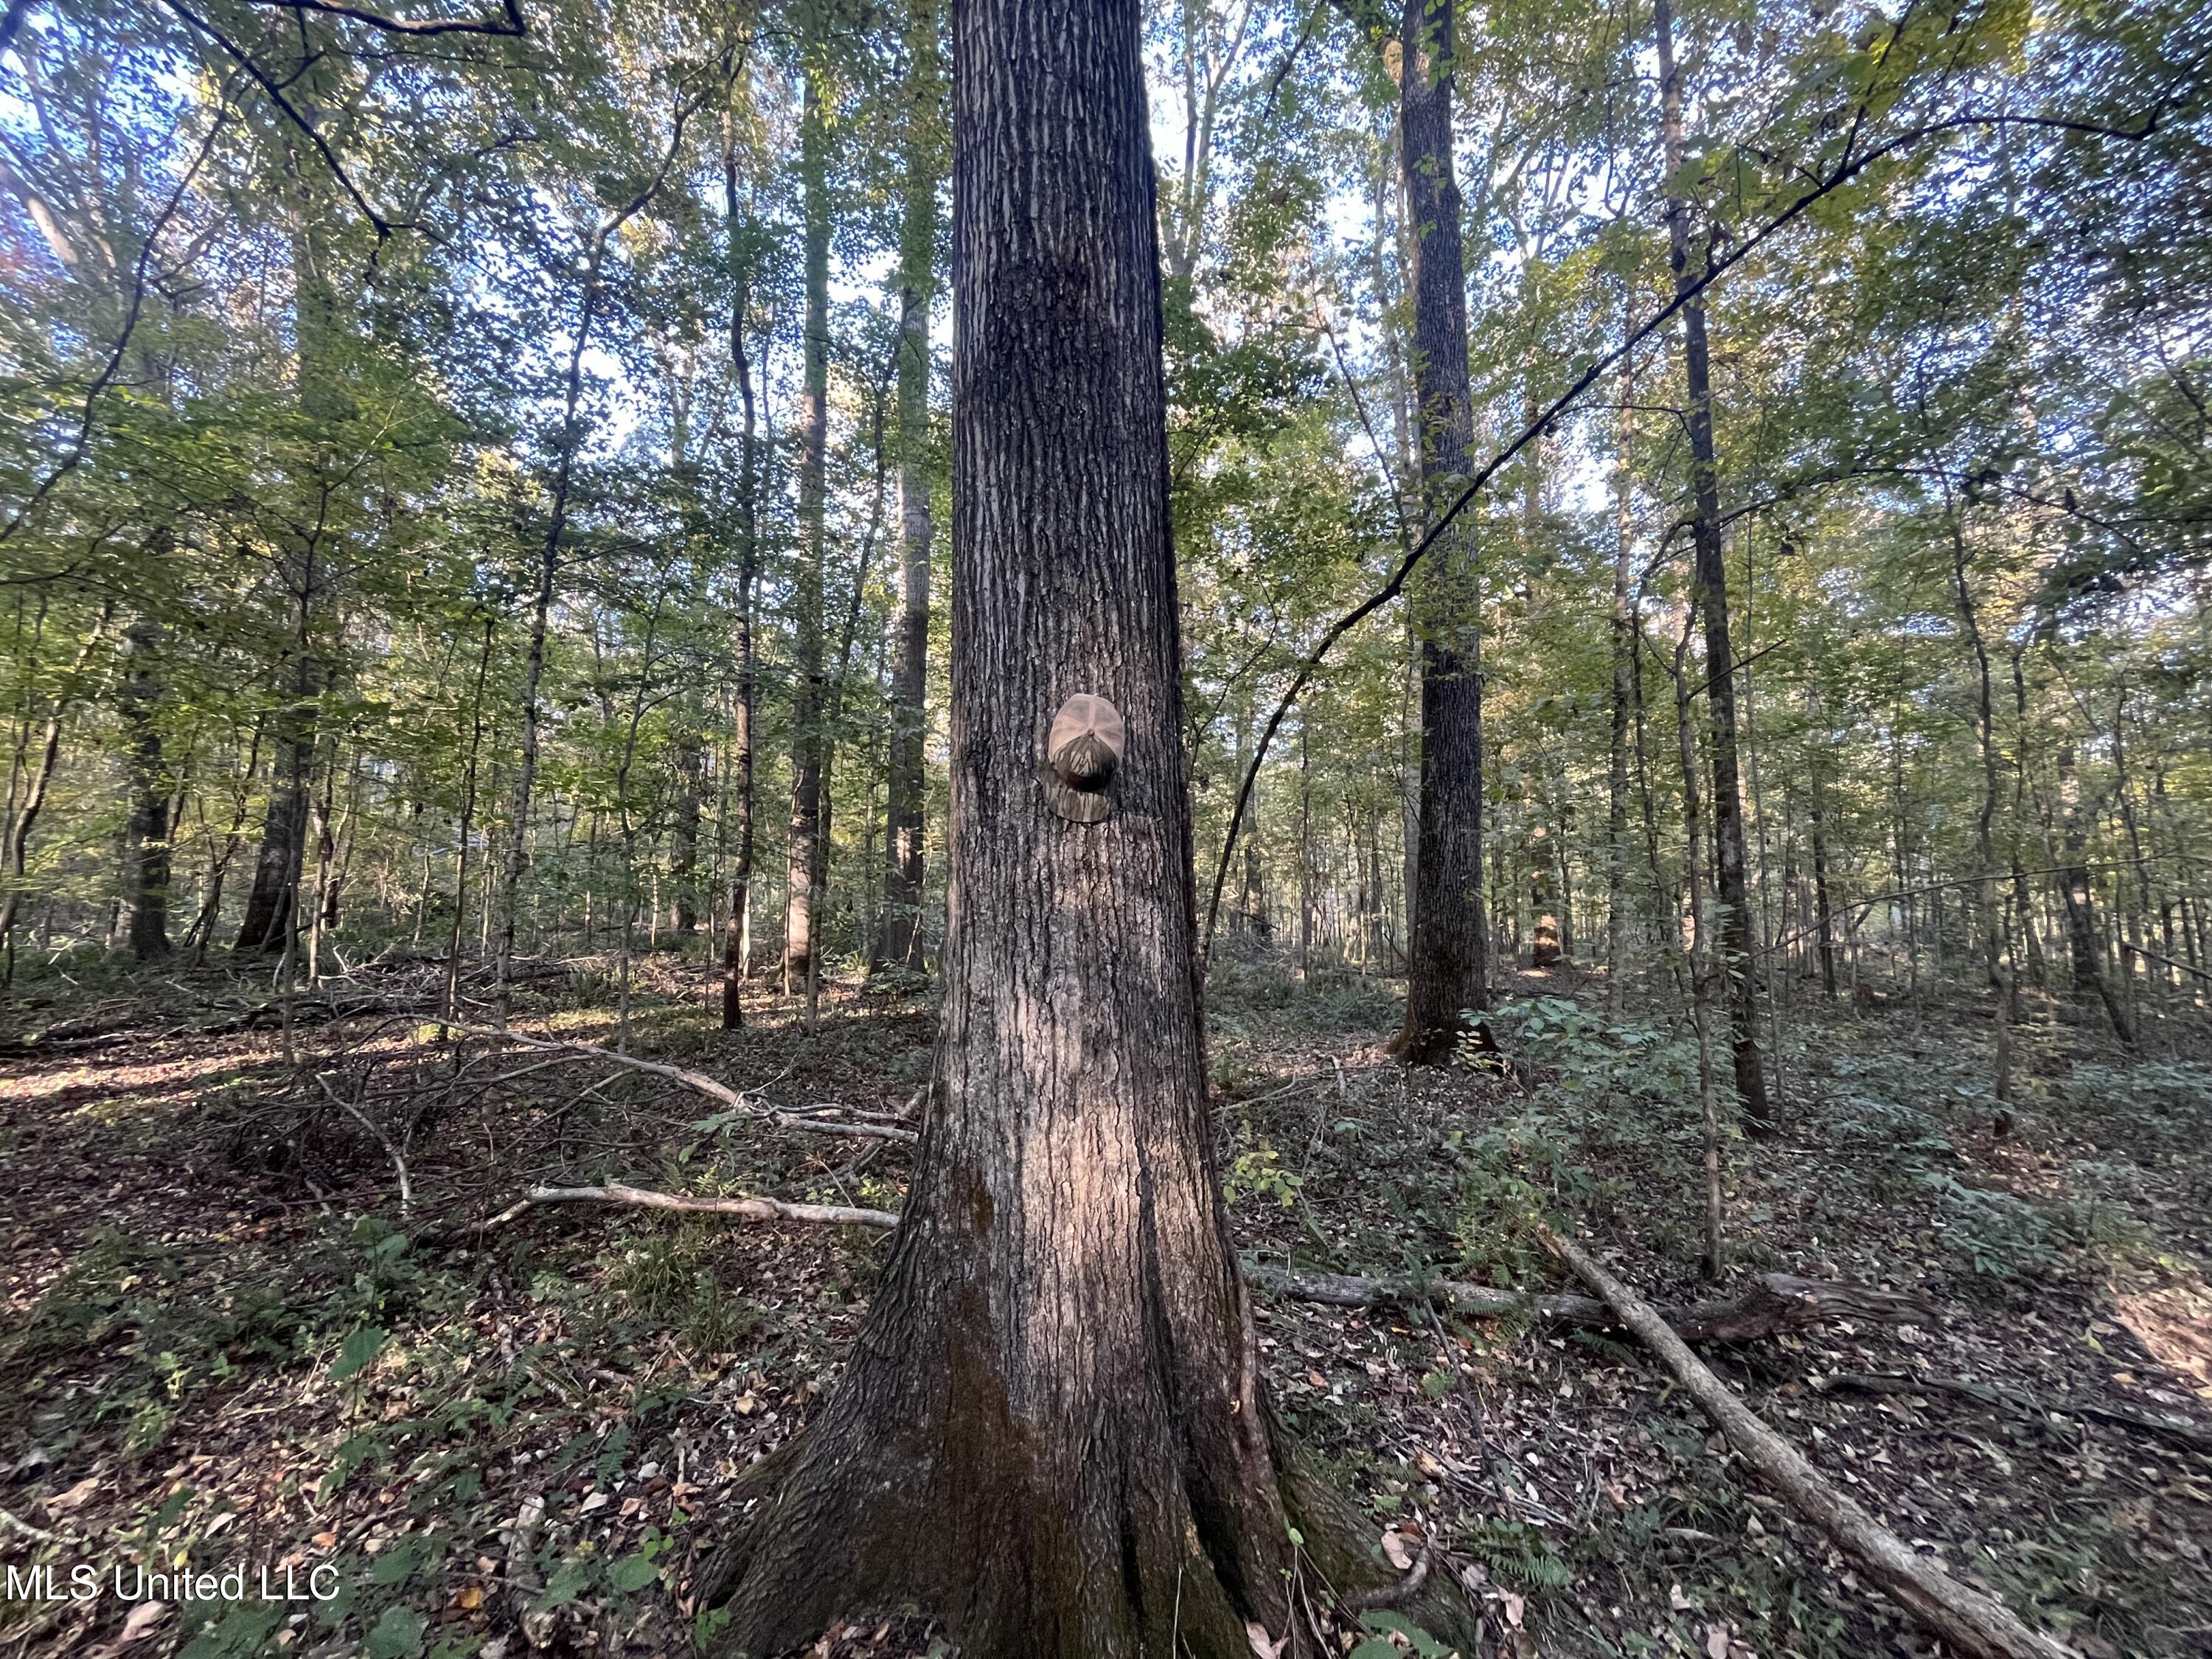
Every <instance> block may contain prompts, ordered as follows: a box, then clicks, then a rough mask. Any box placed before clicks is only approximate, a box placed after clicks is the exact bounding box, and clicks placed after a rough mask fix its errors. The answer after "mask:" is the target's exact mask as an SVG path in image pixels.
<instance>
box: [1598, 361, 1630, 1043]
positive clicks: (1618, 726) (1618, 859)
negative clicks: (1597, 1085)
mask: <svg viewBox="0 0 2212 1659" xmlns="http://www.w3.org/2000/svg"><path fill="white" fill-rule="evenodd" d="M1635 400H1636V377H1635V374H1634V373H1633V372H1632V370H1630V369H1628V368H1623V369H1622V371H1621V376H1620V401H1621V412H1620V432H1619V435H1618V437H1617V448H1616V451H1615V453H1614V456H1613V708H1612V713H1613V723H1612V730H1611V732H1609V734H1608V740H1607V753H1606V812H1605V911H1606V919H1605V1011H1606V1018H1607V1019H1610V1020H1613V1021H1614V1022H1616V1023H1617V1022H1618V1021H1619V1020H1620V1017H1621V1013H1622V1004H1623V999H1624V998H1625V997H1626V994H1627V989H1628V987H1627V985H1626V982H1625V977H1624V976H1625V975H1626V973H1627V970H1628V866H1629V852H1628V739H1629V721H1630V719H1631V718H1632V716H1631V709H1632V705H1633V702H1634V699H1635V695H1636V686H1635V676H1636V615H1635V611H1634V609H1633V605H1632V592H1633V589H1634V584H1635V559H1634V552H1635V544H1636V519H1635V510H1634V509H1635V495H1636V484H1635V478H1634V476H1633V474H1632V473H1631V471H1630V470H1629V463H1630V461H1631V459H1632V453H1631V441H1632V438H1633V437H1634V435H1635V417H1634V416H1632V414H1631V413H1630V408H1629V406H1630V405H1631V404H1633V403H1634V402H1635Z"/></svg>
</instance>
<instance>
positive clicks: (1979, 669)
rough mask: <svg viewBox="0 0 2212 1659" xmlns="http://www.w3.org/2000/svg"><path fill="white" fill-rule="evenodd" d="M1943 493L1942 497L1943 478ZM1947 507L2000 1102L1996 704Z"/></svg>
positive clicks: (2001, 948) (2003, 1059)
mask: <svg viewBox="0 0 2212 1659" xmlns="http://www.w3.org/2000/svg"><path fill="white" fill-rule="evenodd" d="M1945 494H1946V495H1947V497H1948V494H1949V487H1948V484H1947V485H1946V486H1945ZM1949 508H1950V503H1949V502H1948V500H1947V501H1946V509H1947V510H1946V512H1945V514H1944V517H1945V520H1946V521H1947V523H1948V527H1949V530H1950V532H1951V577H1952V580H1953V582H1954V585H1955V586H1956V587H1957V589H1958V594H1959V621H1960V624H1961V626H1962V627H1963V629H1964V630H1965V633H1966V644H1967V647H1968V648H1969V649H1971V650H1972V653H1973V654H1974V692H1975V696H1974V730H1975V732H1976V734H1977V736H1978V738H1979V739H1980V743H1981V750H1982V805H1981V808H1980V810H1979V811H1978V812H1977V813H1976V814H1975V817H1974V856H1975V859H1976V860H1977V862H1978V863H1979V864H1980V866H1981V877H1982V878H1981V881H1980V882H1979V883H1978V885H1977V887H1976V891H1977V893H1978V896H1979V897H1980V900H1981V913H1982V914H1981V926H1982V973H1983V976H1984V979H1985V980H1986V981H1987V982H1988V983H1989V985H1990V987H1991V988H1993V989H1994V990H1995V991H1996V994H1997V1016H1996V1060H1995V1073H1996V1088H1995V1093H1996V1097H1997V1100H1998V1102H1999V1103H2000V1104H2002V1103H2008V1102H2009V1101H2010V1100H2011V1098H2012V1014H2013V1006H2012V1004H2013V984H2012V978H2011V975H2010V974H2009V973H2008V971H2007V969H2006V966H2005V938H2004V933H2005V927H2004V909H2003V906H2002V904H2001V903H2000V902H1999V900H1998V896H1997V894H1998V888H1997V856H1996V815H1997V728H1996V698H1995V696H1994V695H1993V693H1992V690H1991V683H1990V653H1989V647H1988V645H1987V644H1986V643H1985V642H1984V640H1983V638H1982V622H1981V614H1980V612H1979V611H1977V610H1976V608H1975V605H1974V590H1973V585H1972V582H1970V581H1969V580H1967V574H1966V531H1965V528H1964V526H1961V525H1960V522H1959V520H1958V515H1957V513H1955V511H1952V510H1949ZM2000 1121H2005V1120H2003V1119H2000Z"/></svg>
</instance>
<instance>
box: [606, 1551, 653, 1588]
mask: <svg viewBox="0 0 2212 1659" xmlns="http://www.w3.org/2000/svg"><path fill="white" fill-rule="evenodd" d="M658 1577H660V1570H659V1568H658V1567H656V1566H654V1565H653V1563H652V1562H650V1561H648V1560H647V1559H645V1557H643V1556H642V1555H625V1556H624V1557H623V1559H621V1560H619V1561H617V1562H616V1563H615V1564H614V1565H612V1566H611V1567H609V1568H608V1569H607V1583H610V1584H611V1585H613V1586H614V1587H615V1588H616V1589H618V1590H620V1591H621V1592H622V1593H623V1595H629V1593H630V1592H631V1591H633V1590H641V1589H644V1588H645V1587H646V1586H647V1584H650V1583H652V1582H653V1580H654V1579H656V1578H658Z"/></svg>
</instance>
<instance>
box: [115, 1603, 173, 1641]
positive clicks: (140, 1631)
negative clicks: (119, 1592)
mask: <svg viewBox="0 0 2212 1659" xmlns="http://www.w3.org/2000/svg"><path fill="white" fill-rule="evenodd" d="M168 1616H169V1604H168V1603H167V1601H141V1602H140V1603H139V1604H138V1605H137V1607H133V1608H131V1616H130V1617H129V1618H128V1619H125V1620H124V1621H123V1634H122V1635H120V1636H118V1637H117V1638H115V1642H116V1645H117V1646H118V1647H124V1646H128V1645H129V1644H131V1643H132V1642H137V1641H143V1639H144V1638H147V1637H149V1636H151V1635H152V1634H153V1633H154V1626H156V1625H158V1624H160V1623H161V1621H162V1620H164V1619H166V1618H167V1617H168Z"/></svg>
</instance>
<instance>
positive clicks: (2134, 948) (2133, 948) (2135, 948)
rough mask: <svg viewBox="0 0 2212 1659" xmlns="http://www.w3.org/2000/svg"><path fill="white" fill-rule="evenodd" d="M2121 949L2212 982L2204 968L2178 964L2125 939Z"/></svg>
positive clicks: (2183, 963)
mask: <svg viewBox="0 0 2212 1659" xmlns="http://www.w3.org/2000/svg"><path fill="white" fill-rule="evenodd" d="M2120 949H2122V950H2123V951H2129V952H2130V953H2131V954H2133V955H2136V956H2139V957H2142V958H2143V959H2144V960H2145V961H2147V962H2162V963H2165V964H2166V966H2167V967H2169V968H2173V969H2179V970H2180V971H2181V972H2182V973H2185V974H2193V975H2196V976H2197V978H2198V979H2202V980H2212V974H2208V973H2206V972H2205V971H2204V970H2203V969H2202V968H2191V966H2190V965H2189V964H2188V963H2185V962H2176V961H2175V960H2174V959H2173V958H2172V957H2164V956H2160V954H2159V953H2158V952H2157V951H2146V950H2144V949H2143V947H2142V945H2130V944H2129V943H2128V942H2127V940H2125V939H2122V940H2121V941H2120Z"/></svg>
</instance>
